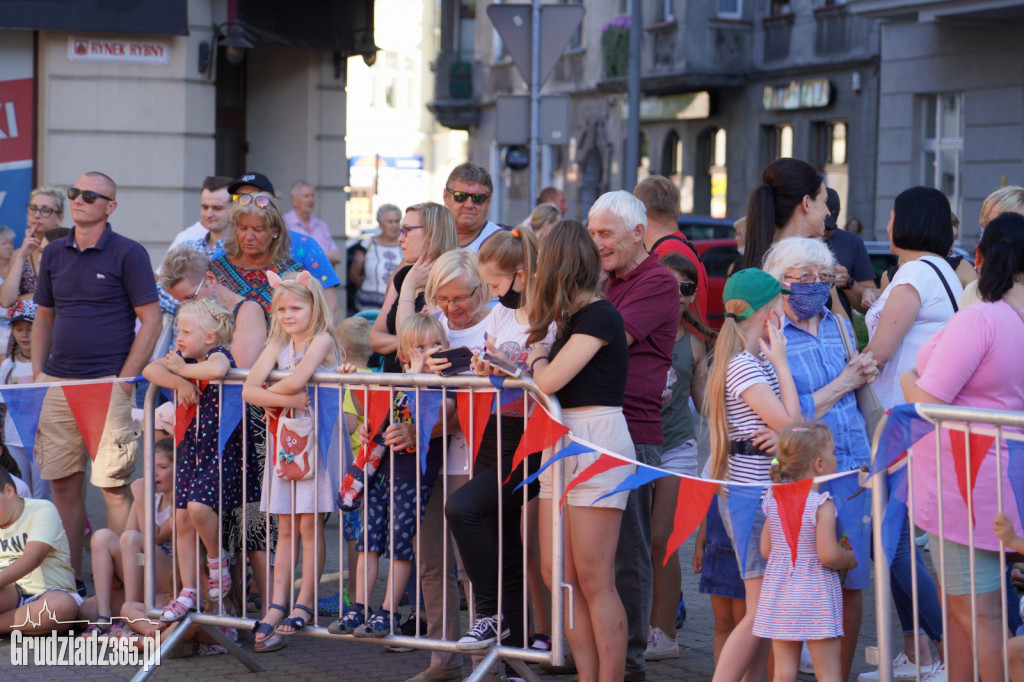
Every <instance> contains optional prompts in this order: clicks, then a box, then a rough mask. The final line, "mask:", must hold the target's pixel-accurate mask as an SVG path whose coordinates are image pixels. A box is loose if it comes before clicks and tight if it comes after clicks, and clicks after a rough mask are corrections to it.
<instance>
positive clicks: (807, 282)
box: [763, 237, 878, 679]
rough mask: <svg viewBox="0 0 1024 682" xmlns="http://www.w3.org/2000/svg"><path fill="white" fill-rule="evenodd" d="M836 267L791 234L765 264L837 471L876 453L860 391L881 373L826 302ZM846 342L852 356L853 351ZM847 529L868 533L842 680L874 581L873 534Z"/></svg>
mask: <svg viewBox="0 0 1024 682" xmlns="http://www.w3.org/2000/svg"><path fill="white" fill-rule="evenodd" d="M835 266H836V261H835V256H833V255H832V252H831V251H830V250H829V248H828V246H826V245H825V243H824V242H822V241H819V240H817V239H807V238H804V237H791V238H789V239H783V240H782V241H779V242H777V243H776V244H775V246H773V247H771V249H769V250H768V253H766V254H765V257H764V266H763V268H764V271H765V272H767V273H768V274H769V275H771V276H772V277H774V278H775V279H777V280H779V281H780V282H782V285H783V286H785V287H786V288H787V289H789V290H790V291H791V292H792V293H791V294H790V295H789V296H784V297H783V309H784V310H785V313H786V316H785V318H784V319H783V321H782V332H783V334H784V335H785V336H786V358H787V359H788V361H789V369H790V372H791V373H792V375H793V382H794V383H795V384H796V390H797V394H798V396H799V398H800V412H801V413H802V417H803V418H804V419H806V420H807V421H820V422H822V423H823V424H825V426H827V427H829V429H831V431H832V435H833V437H834V439H835V454H836V463H837V465H838V466H837V470H838V471H850V470H852V469H856V468H858V467H860V465H862V464H867V463H868V462H869V461H870V459H871V445H870V442H869V439H868V433H867V427H866V424H865V422H864V417H863V416H861V413H860V411H859V410H858V409H857V397H856V395H855V394H854V391H855V390H856V389H858V388H860V387H861V386H863V385H864V384H866V383H871V382H873V381H874V380H875V377H876V376H878V362H877V361H876V360H875V358H874V357H873V356H872V355H871V353H857V352H856V337H855V336H854V335H853V327H852V326H851V325H850V322H849V321H848V320H847V319H846V318H845V317H841V316H838V315H835V314H833V313H832V311H830V310H828V309H827V308H826V307H825V302H826V301H828V300H829V297H830V295H831V289H832V285H833V284H834V283H835V281H836V277H835ZM844 337H845V341H844ZM847 343H848V344H849V347H850V349H851V351H852V357H850V354H848V353H847V351H846V345H847ZM862 497H863V498H864V499H863V500H862V502H867V496H862ZM856 499H858V500H859V499H860V498H856ZM867 513H869V509H868V508H867V507H865V508H864V514H867ZM841 530H850V531H851V532H849V533H847V536H848V538H857V537H860V538H861V539H862V544H861V546H860V547H859V548H857V547H854V551H855V552H856V553H857V557H858V558H859V559H861V562H860V564H859V565H858V566H857V567H856V568H854V569H852V570H850V571H848V572H847V574H846V577H845V578H844V579H843V632H844V633H845V634H844V635H843V638H842V654H841V658H842V665H843V675H844V677H843V678H842V679H848V678H849V676H850V668H851V666H852V665H853V654H854V651H855V650H856V648H857V637H858V635H859V633H860V622H861V612H862V599H861V590H864V589H866V588H867V587H868V581H869V578H870V570H871V562H870V561H868V560H867V557H868V556H869V551H868V545H867V542H868V541H869V538H870V533H854V532H852V529H842V528H841ZM855 541H856V540H855Z"/></svg>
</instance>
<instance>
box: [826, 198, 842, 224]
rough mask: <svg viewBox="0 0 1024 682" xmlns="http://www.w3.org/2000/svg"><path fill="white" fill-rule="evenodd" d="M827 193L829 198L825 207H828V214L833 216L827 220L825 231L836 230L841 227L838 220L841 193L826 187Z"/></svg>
mask: <svg viewBox="0 0 1024 682" xmlns="http://www.w3.org/2000/svg"><path fill="white" fill-rule="evenodd" d="M825 191H826V192H827V193H828V198H827V199H825V205H826V206H828V212H829V213H830V214H831V215H830V216H829V217H827V218H825V229H826V230H834V229H836V228H837V227H839V223H837V222H836V219H837V218H838V217H839V208H840V204H839V193H838V192H836V191H835V190H834V189H832V188H831V187H826V188H825Z"/></svg>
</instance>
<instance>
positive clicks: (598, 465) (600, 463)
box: [506, 455, 629, 505]
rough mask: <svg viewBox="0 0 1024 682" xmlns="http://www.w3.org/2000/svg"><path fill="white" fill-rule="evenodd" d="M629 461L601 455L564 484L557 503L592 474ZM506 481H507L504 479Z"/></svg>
mask: <svg viewBox="0 0 1024 682" xmlns="http://www.w3.org/2000/svg"><path fill="white" fill-rule="evenodd" d="M628 463H629V462H624V461H623V460H621V459H618V458H617V457H610V456H608V455H601V456H600V457H598V458H597V460H595V461H594V463H593V464H591V465H590V466H588V467H587V468H586V469H584V470H583V471H581V472H580V473H579V474H577V476H576V478H574V479H572V481H570V482H569V485H567V486H565V492H564V493H562V499H561V500H559V501H558V504H559V505H562V504H564V503H565V498H566V497H568V495H569V491H570V490H572V489H573V488H575V487H576V486H578V485H579V484H581V483H586V482H587V481H589V480H590V479H592V478H593V477H594V476H597V475H598V474H603V473H604V472H606V471H608V470H610V469H614V468H615V467H620V466H623V465H624V464H628ZM506 482H507V481H506Z"/></svg>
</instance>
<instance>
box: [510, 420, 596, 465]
mask: <svg viewBox="0 0 1024 682" xmlns="http://www.w3.org/2000/svg"><path fill="white" fill-rule="evenodd" d="M567 433H569V427H568V426H565V425H563V424H559V423H558V422H556V421H555V420H554V419H552V418H551V415H549V414H548V413H547V412H546V411H545V410H544V408H543V407H541V406H540V405H537V406H536V407H534V408H533V412H531V413H530V417H529V419H527V421H526V429H525V430H524V431H523V437H522V438H520V439H519V447H517V448H516V454H515V455H514V456H513V457H512V466H511V467H510V469H509V474H508V478H506V479H505V483H508V482H509V481H510V480H511V479H512V472H514V471H515V470H516V467H518V466H519V465H520V464H521V463H522V461H523V460H524V459H526V457H527V456H528V455H529V454H530V453H533V452H540V451H541V450H543V449H544V448H547V447H551V446H552V445H554V444H555V443H557V442H558V441H559V439H560V438H561V437H562V436H564V435H565V434H567ZM595 464H596V462H595Z"/></svg>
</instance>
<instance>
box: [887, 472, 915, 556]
mask: <svg viewBox="0 0 1024 682" xmlns="http://www.w3.org/2000/svg"><path fill="white" fill-rule="evenodd" d="M888 483H889V502H888V503H887V504H886V505H885V519H884V520H883V521H882V548H883V549H884V550H885V558H886V562H887V563H888V565H889V566H892V560H893V559H894V558H895V557H896V546H897V545H898V544H899V542H900V535H901V534H902V533H903V525H904V524H906V523H910V521H909V520H908V519H907V468H906V467H902V468H900V469H897V470H896V471H894V472H892V473H891V474H889V481H888Z"/></svg>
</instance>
